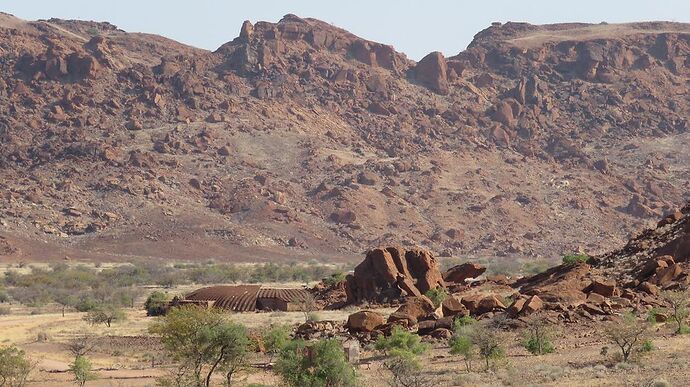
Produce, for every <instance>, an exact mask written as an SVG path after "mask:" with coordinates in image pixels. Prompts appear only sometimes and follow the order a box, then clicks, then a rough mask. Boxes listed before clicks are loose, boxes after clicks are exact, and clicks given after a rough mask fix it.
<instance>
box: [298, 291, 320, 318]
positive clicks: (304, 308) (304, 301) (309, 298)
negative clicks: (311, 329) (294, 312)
mask: <svg viewBox="0 0 690 387" xmlns="http://www.w3.org/2000/svg"><path fill="white" fill-rule="evenodd" d="M294 302H295V303H296V304H297V306H298V307H299V310H300V312H302V313H303V314H304V321H305V322H307V321H311V320H315V318H314V317H315V314H314V312H315V311H317V310H318V309H319V305H318V303H317V302H316V298H315V297H314V295H313V294H311V293H307V294H306V295H304V296H303V297H299V298H296V299H295V300H294Z"/></svg>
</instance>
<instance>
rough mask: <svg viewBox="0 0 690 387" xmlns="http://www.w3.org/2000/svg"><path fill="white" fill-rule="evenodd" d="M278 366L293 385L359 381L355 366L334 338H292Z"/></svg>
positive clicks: (346, 385)
mask: <svg viewBox="0 0 690 387" xmlns="http://www.w3.org/2000/svg"><path fill="white" fill-rule="evenodd" d="M275 370H276V372H277V373H278V375H280V377H281V378H282V379H283V381H284V382H285V384H287V385H288V386H292V387H321V386H339V387H354V386H356V385H357V378H356V374H355V370H354V368H352V366H351V365H350V364H348V362H347V360H346V359H345V353H344V352H343V348H342V345H341V344H340V342H338V341H336V340H332V339H331V340H320V341H317V342H316V343H314V344H311V345H307V344H306V343H305V342H304V341H303V340H293V341H292V342H290V343H289V344H288V345H286V346H285V348H283V350H282V351H281V352H280V357H279V358H278V361H277V362H276V366H275Z"/></svg>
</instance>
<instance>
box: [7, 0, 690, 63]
mask: <svg viewBox="0 0 690 387" xmlns="http://www.w3.org/2000/svg"><path fill="white" fill-rule="evenodd" d="M0 10H2V11H4V12H7V13H11V14H13V15H15V16H17V17H20V18H22V19H26V20H35V19H47V18H50V17H58V18H62V19H85V20H96V21H109V22H111V23H113V24H115V25H117V26H118V27H120V28H122V29H124V30H126V31H133V32H134V31H135V32H149V33H155V34H159V35H164V36H166V37H169V38H172V39H175V40H178V41H181V42H183V43H187V44H190V45H193V46H196V47H201V48H206V49H210V50H215V49H216V48H217V47H218V46H220V45H221V44H223V43H225V42H227V41H229V40H232V39H233V38H235V37H236V36H237V35H238V33H239V29H240V25H241V24H242V21H244V20H246V19H249V20H251V21H252V22H256V21H258V20H265V21H278V20H279V19H280V18H281V17H282V16H283V15H285V14H287V13H294V14H296V15H298V16H302V17H314V18H317V19H321V20H324V21H326V22H329V23H332V24H335V25H337V26H339V27H342V28H344V29H346V30H348V31H350V32H352V33H354V34H356V35H359V36H361V37H363V38H366V39H369V40H374V41H377V42H382V43H387V44H392V45H393V46H395V48H396V49H397V50H398V51H402V52H404V53H406V54H407V56H408V57H410V58H412V59H415V60H419V59H420V58H421V57H423V56H424V55H425V54H427V53H429V52H431V51H441V52H443V53H444V54H446V55H454V54H457V53H458V52H460V51H462V50H463V49H465V47H466V46H467V44H468V43H469V42H470V41H471V40H472V37H473V36H474V34H475V33H477V32H478V31H480V30H482V29H484V28H486V27H488V26H489V25H490V23H491V22H493V21H501V22H506V21H526V22H530V23H534V24H544V23H558V22H571V21H573V22H574V21H577V22H591V23H599V22H601V21H606V22H610V23H616V22H630V21H642V20H670V21H679V22H690V0H576V1H559V0H522V1H519V0H496V1H491V0H484V1H482V0H472V1H450V0H448V1H432V0H426V1H411V0H396V1H394V0H385V1H381V0H367V1H363V0H348V1H337V2H336V1H327V0H264V1H260V0H244V1H231V0H226V1H218V0H196V1H189V0H112V1H105V0H60V1H58V0H0Z"/></svg>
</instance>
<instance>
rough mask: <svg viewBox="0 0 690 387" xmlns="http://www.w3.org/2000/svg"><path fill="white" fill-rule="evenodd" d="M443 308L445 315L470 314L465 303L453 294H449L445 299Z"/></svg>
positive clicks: (442, 304)
mask: <svg viewBox="0 0 690 387" xmlns="http://www.w3.org/2000/svg"><path fill="white" fill-rule="evenodd" d="M441 310H442V311H443V316H444V317H455V316H467V315H468V314H469V312H468V311H467V308H466V307H465V305H463V304H462V303H461V302H460V301H458V299H457V298H455V297H453V296H448V297H447V298H446V299H445V300H443V302H442V303H441Z"/></svg>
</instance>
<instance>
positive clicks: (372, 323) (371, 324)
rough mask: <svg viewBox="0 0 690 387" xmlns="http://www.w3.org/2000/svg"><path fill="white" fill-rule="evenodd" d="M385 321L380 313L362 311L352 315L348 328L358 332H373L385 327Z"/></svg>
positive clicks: (349, 318) (348, 319) (348, 320)
mask: <svg viewBox="0 0 690 387" xmlns="http://www.w3.org/2000/svg"><path fill="white" fill-rule="evenodd" d="M384 323H385V320H384V318H383V316H382V315H381V314H379V313H376V312H373V311H370V310H362V311H359V312H357V313H353V314H351V315H350V316H349V317H348V318H347V325H346V326H347V328H348V329H350V330H352V331H357V332H373V331H374V330H376V328H377V327H379V326H381V325H383V324H384Z"/></svg>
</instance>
